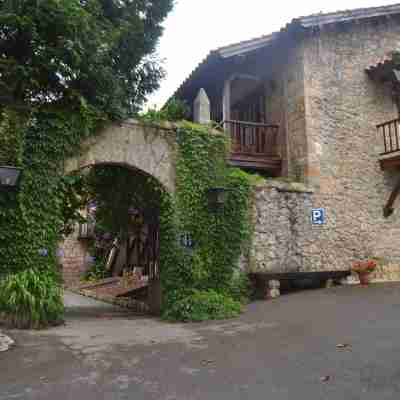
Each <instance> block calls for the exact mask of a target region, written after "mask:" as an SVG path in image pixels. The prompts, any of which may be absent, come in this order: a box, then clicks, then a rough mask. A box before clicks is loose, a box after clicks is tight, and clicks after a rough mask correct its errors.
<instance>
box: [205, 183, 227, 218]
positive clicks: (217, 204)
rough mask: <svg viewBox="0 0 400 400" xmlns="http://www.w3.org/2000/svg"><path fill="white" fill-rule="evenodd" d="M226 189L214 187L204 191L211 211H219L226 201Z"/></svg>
mask: <svg viewBox="0 0 400 400" xmlns="http://www.w3.org/2000/svg"><path fill="white" fill-rule="evenodd" d="M227 193H228V190H227V189H225V188H223V187H214V188H210V189H208V190H207V191H206V196H207V202H208V208H209V209H210V211H212V212H218V211H220V210H221V209H222V208H223V206H224V204H225V203H226V197H227Z"/></svg>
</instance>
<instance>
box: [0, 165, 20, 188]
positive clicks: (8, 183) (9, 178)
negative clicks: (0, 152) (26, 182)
mask: <svg viewBox="0 0 400 400" xmlns="http://www.w3.org/2000/svg"><path fill="white" fill-rule="evenodd" d="M20 178H21V168H17V167H11V166H7V165H2V166H0V190H17V189H18V184H19V181H20Z"/></svg>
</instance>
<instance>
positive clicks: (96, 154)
mask: <svg viewBox="0 0 400 400" xmlns="http://www.w3.org/2000/svg"><path fill="white" fill-rule="evenodd" d="M175 143H176V135H175V131H174V129H173V126H172V125H171V126H168V127H164V126H161V125H159V126H158V125H157V126H156V125H144V124H141V123H139V122H137V121H135V120H127V121H125V122H123V123H121V124H112V125H110V126H108V127H106V128H104V129H103V130H102V131H101V132H100V133H99V134H98V135H96V136H94V137H91V138H89V139H88V140H86V141H85V142H84V143H82V146H81V151H80V154H77V155H76V156H75V157H72V158H70V159H68V160H67V161H66V163H65V168H64V169H65V173H70V172H73V171H76V170H79V169H82V168H84V167H88V166H93V165H96V164H116V165H118V164H119V165H125V166H127V167H128V168H134V169H137V170H140V171H142V172H144V173H146V174H148V175H151V176H153V177H154V178H156V179H157V180H158V181H159V182H160V183H161V184H162V185H163V186H164V187H165V188H166V190H168V191H169V192H170V193H172V192H174V190H175V156H174V147H175Z"/></svg>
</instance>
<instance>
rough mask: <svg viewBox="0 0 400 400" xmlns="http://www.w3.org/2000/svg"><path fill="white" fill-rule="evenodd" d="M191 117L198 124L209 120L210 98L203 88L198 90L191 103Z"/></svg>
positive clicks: (206, 122) (207, 122)
mask: <svg viewBox="0 0 400 400" xmlns="http://www.w3.org/2000/svg"><path fill="white" fill-rule="evenodd" d="M193 119H194V122H196V123H198V124H209V123H210V122H211V111H210V100H209V98H208V96H207V93H206V91H205V90H204V89H203V88H201V89H200V90H199V93H198V94H197V96H196V99H195V100H194V103H193Z"/></svg>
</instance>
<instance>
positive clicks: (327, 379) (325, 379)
mask: <svg viewBox="0 0 400 400" xmlns="http://www.w3.org/2000/svg"><path fill="white" fill-rule="evenodd" d="M330 379H331V377H330V376H329V375H326V376H322V377H321V378H320V380H321V382H328V381H330Z"/></svg>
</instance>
